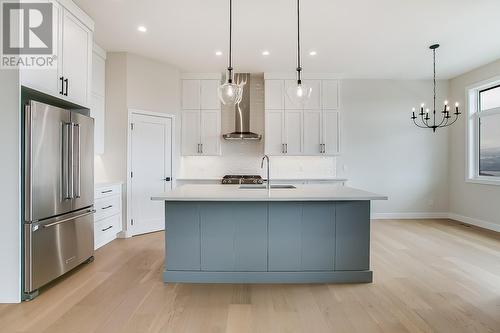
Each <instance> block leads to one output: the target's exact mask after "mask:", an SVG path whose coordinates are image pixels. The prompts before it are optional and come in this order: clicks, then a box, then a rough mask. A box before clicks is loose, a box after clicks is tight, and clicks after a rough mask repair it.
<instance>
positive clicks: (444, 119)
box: [437, 113, 448, 127]
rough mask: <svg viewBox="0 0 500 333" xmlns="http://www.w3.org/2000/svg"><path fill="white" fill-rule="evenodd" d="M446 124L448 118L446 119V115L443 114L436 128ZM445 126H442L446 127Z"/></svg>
mask: <svg viewBox="0 0 500 333" xmlns="http://www.w3.org/2000/svg"><path fill="white" fill-rule="evenodd" d="M445 122H446V124H447V123H448V118H446V113H444V114H443V119H441V122H440V123H439V125H437V127H442V125H443V124H445ZM446 124H445V125H444V126H446Z"/></svg>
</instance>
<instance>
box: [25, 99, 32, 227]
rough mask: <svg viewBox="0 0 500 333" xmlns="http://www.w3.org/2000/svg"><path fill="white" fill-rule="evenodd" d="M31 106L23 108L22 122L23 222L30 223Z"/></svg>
mask: <svg viewBox="0 0 500 333" xmlns="http://www.w3.org/2000/svg"><path fill="white" fill-rule="evenodd" d="M31 120H32V119H31V105H30V104H27V105H25V106H24V121H25V129H26V131H25V141H26V142H25V143H26V150H25V152H24V154H25V156H24V157H25V159H24V160H25V166H24V174H25V175H24V176H25V186H26V187H25V191H24V209H25V211H24V220H25V221H31V220H32V219H33V167H32V160H31V156H32V151H33V129H32V126H31Z"/></svg>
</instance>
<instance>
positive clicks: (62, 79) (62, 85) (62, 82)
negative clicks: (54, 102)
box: [59, 76, 64, 95]
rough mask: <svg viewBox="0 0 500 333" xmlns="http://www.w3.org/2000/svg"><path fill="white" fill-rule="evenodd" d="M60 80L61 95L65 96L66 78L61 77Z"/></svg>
mask: <svg viewBox="0 0 500 333" xmlns="http://www.w3.org/2000/svg"><path fill="white" fill-rule="evenodd" d="M59 80H61V91H60V92H59V94H61V95H64V76H61V77H60V78H59Z"/></svg>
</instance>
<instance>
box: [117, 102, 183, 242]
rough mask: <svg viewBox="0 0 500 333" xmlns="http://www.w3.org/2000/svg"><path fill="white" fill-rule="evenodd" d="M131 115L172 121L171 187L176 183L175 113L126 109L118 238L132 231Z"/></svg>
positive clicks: (127, 236)
mask: <svg viewBox="0 0 500 333" xmlns="http://www.w3.org/2000/svg"><path fill="white" fill-rule="evenodd" d="M133 115H141V116H150V117H160V118H169V119H170V120H171V122H172V133H171V140H172V141H171V142H172V150H171V151H172V156H171V159H170V161H171V166H170V167H171V170H172V188H174V187H175V185H176V183H175V180H176V178H177V177H176V168H175V166H176V165H177V163H176V162H177V158H176V156H177V153H176V148H175V147H176V145H175V133H176V124H175V115H173V114H169V113H161V112H153V111H147V110H139V109H128V119H127V199H126V206H127V211H126V213H125V216H126V218H125V222H124V226H123V231H122V232H121V233H120V234H119V237H120V238H129V237H132V236H133V233H132V232H131V230H132V228H131V227H132V226H131V223H130V222H131V215H132V212H131V202H132V192H131V188H132V187H131V184H132V179H131V177H130V174H131V172H132V153H131V148H132V133H131V131H132V127H131V124H132V116H133Z"/></svg>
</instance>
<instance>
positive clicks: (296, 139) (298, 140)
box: [284, 110, 302, 155]
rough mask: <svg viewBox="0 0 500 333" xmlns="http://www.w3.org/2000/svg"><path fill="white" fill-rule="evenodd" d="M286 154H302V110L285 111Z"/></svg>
mask: <svg viewBox="0 0 500 333" xmlns="http://www.w3.org/2000/svg"><path fill="white" fill-rule="evenodd" d="M284 133H285V142H284V144H285V155H301V154H302V111H300V110H289V111H285V129H284Z"/></svg>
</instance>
